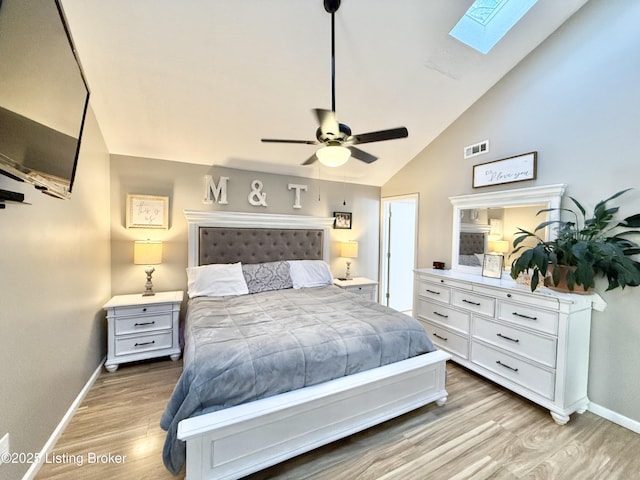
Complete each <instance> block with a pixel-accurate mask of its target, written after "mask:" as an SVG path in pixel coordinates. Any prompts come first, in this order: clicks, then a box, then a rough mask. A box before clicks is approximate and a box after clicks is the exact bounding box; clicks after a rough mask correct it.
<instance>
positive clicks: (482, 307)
mask: <svg viewBox="0 0 640 480" xmlns="http://www.w3.org/2000/svg"><path fill="white" fill-rule="evenodd" d="M451 304H452V305H455V306H456V307H460V308H464V309H465V310H471V311H473V312H476V313H481V314H483V315H486V316H488V317H493V315H494V313H495V300H494V299H493V298H489V297H484V296H482V295H475V294H473V293H470V292H461V291H459V290H453V291H452V292H451Z"/></svg>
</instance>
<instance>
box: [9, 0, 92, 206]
mask: <svg viewBox="0 0 640 480" xmlns="http://www.w3.org/2000/svg"><path fill="white" fill-rule="evenodd" d="M88 103H89V89H88V87H87V83H86V81H85V78H84V75H83V73H82V69H81V68H80V64H79V62H78V58H77V56H76V52H75V49H74V47H73V42H72V40H71V36H70V34H69V29H68V27H67V23H66V20H65V16H64V12H63V10H62V6H61V4H60V2H59V0H28V1H26V0H0V173H3V174H5V175H7V176H9V177H11V178H13V179H15V180H18V181H24V182H29V183H32V184H33V185H35V187H36V188H37V189H39V190H41V191H42V192H44V193H47V194H49V195H52V196H54V197H58V198H69V197H70V195H71V190H72V188H73V180H74V177H75V172H76V165H77V161H78V153H79V151H80V141H81V138H82V130H83V127H84V120H85V116H86V113H87V106H88Z"/></svg>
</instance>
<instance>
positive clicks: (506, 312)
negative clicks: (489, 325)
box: [498, 301, 558, 335]
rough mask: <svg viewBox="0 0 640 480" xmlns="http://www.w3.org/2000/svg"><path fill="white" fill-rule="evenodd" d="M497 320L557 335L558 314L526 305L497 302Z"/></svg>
mask: <svg viewBox="0 0 640 480" xmlns="http://www.w3.org/2000/svg"><path fill="white" fill-rule="evenodd" d="M498 318H499V319H500V320H506V321H508V322H512V323H515V324H517V325H522V326H523V327H527V328H532V329H534V330H539V331H541V332H546V333H550V334H552V335H557V334H558V313H557V312H552V311H549V310H541V309H537V308H534V307H530V306H528V305H522V304H518V303H511V302H505V301H498Z"/></svg>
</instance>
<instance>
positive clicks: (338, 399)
mask: <svg viewBox="0 0 640 480" xmlns="http://www.w3.org/2000/svg"><path fill="white" fill-rule="evenodd" d="M449 358H450V356H449V354H447V353H445V352H442V351H435V352H431V353H427V354H424V355H420V356H417V357H413V358H410V359H408V360H404V361H402V362H398V363H394V364H391V365H385V366H383V367H380V368H376V369H374V370H368V371H366V372H362V373H358V374H355V375H350V376H348V377H343V378H339V379H337V380H333V381H331V382H327V383H324V384H321V385H314V386H312V387H307V388H303V389H300V390H296V391H293V392H289V393H285V394H281V395H277V396H274V397H269V398H265V399H263V400H258V401H255V402H251V403H249V404H244V405H239V406H237V407H232V408H228V409H225V410H221V411H218V412H213V413H210V414H206V415H201V416H199V417H194V418H189V419H186V420H183V421H182V422H180V424H179V425H178V438H179V439H181V440H183V441H186V442H187V476H186V478H187V480H204V479H216V480H222V479H235V478H239V477H242V476H245V475H248V474H250V473H253V472H256V471H258V470H262V469H264V468H266V467H269V466H271V465H274V464H276V463H279V462H282V461H284V460H286V459H288V458H291V457H294V456H296V455H299V454H301V453H304V452H307V451H309V450H312V449H314V448H317V447H319V446H321V445H325V444H327V443H329V442H332V441H334V440H337V439H339V438H343V437H345V436H347V435H351V434H353V433H355V432H358V431H360V430H363V429H365V428H368V427H371V426H373V425H376V424H378V423H381V422H384V421H385V420H388V419H390V418H393V417H396V416H398V415H401V414H403V413H406V412H408V411H411V410H413V409H415V408H418V407H421V406H423V405H426V404H428V403H431V402H434V401H437V402H438V404H439V405H442V404H443V403H444V401H445V400H446V398H447V392H446V390H445V377H446V368H445V367H446V361H447V360H448V359H449Z"/></svg>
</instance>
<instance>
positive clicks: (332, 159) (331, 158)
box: [316, 146, 351, 167]
mask: <svg viewBox="0 0 640 480" xmlns="http://www.w3.org/2000/svg"><path fill="white" fill-rule="evenodd" d="M316 157H318V160H320V163H322V164H323V165H326V166H327V167H339V166H341V165H344V164H345V163H347V160H349V157H351V150H349V149H348V148H346V147H340V146H329V147H322V148H320V149H319V150H318V151H317V152H316Z"/></svg>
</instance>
